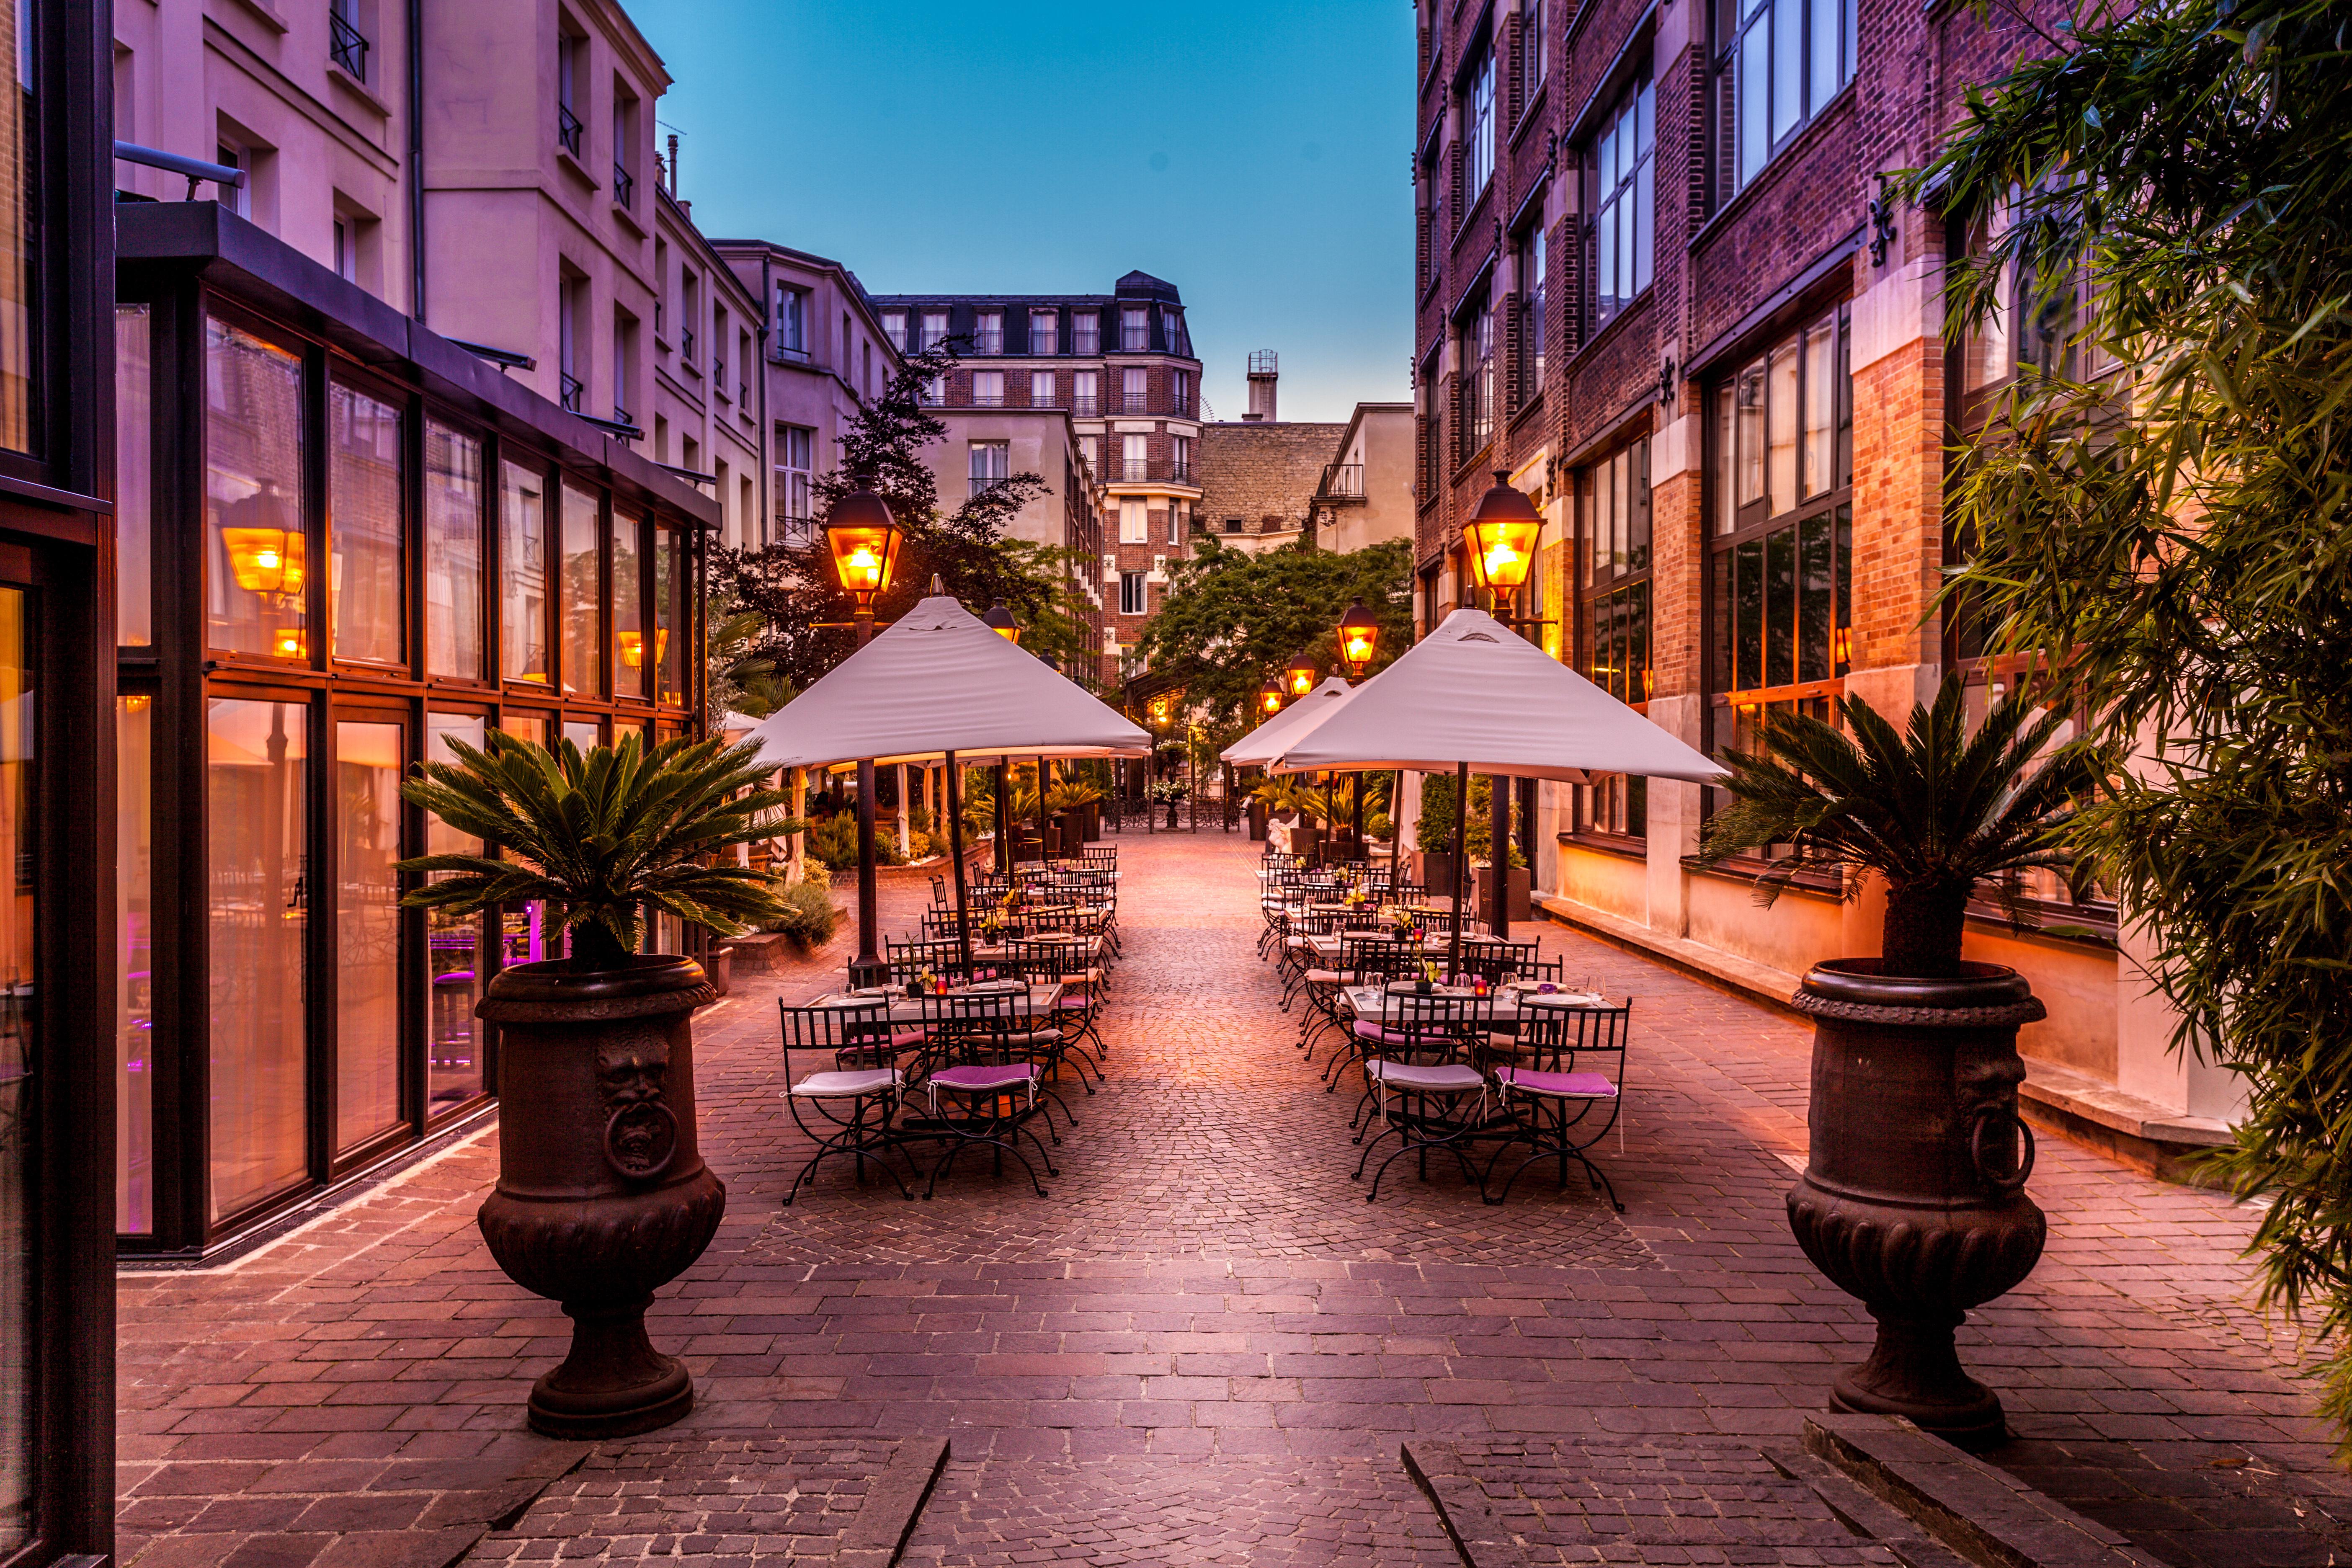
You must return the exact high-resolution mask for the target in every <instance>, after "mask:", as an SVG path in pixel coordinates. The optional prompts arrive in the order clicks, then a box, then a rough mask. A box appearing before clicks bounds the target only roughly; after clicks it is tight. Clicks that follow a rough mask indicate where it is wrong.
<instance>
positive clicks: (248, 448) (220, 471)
mask: <svg viewBox="0 0 2352 1568" xmlns="http://www.w3.org/2000/svg"><path fill="white" fill-rule="evenodd" d="M305 543H306V541H305V539H304V537H303V522H302V361H301V357H300V356H299V355H298V354H290V353H287V352H286V351H285V350H283V349H280V348H277V347H275V346H273V345H271V344H269V343H266V342H262V341H261V340H260V339H259V338H257V337H255V336H254V335H253V334H252V333H250V332H247V331H240V330H239V329H237V328H236V327H232V326H230V325H228V324H227V323H226V322H225V321H215V320H211V319H207V320H206V321H205V640H206V642H207V644H208V645H209V646H211V647H216V648H225V649H226V650H228V651H229V652H231V653H250V654H261V655H265V656H268V657H272V658H293V659H299V658H305V657H307V656H308V654H309V653H310V647H309V644H308V642H307V640H306V633H307V624H306V622H307V617H306V614H305V609H304V601H303V584H304V581H305V574H306V556H307V552H306V550H305Z"/></svg>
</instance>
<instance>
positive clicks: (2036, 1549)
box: [1805, 1415, 2165, 1568]
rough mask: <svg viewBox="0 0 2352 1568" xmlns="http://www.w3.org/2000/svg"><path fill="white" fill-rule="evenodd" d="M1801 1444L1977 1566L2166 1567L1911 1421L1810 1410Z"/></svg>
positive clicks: (2104, 1528)
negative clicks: (1816, 1413) (1928, 1433)
mask: <svg viewBox="0 0 2352 1568" xmlns="http://www.w3.org/2000/svg"><path fill="white" fill-rule="evenodd" d="M1805 1449H1806V1451H1807V1452H1808V1453H1810V1454H1811V1455H1813V1456H1814V1457H1815V1458H1819V1459H1822V1460H1823V1461H1825V1462H1826V1463H1828V1464H1829V1465H1831V1466H1833V1467H1835V1468H1837V1469H1838V1470H1839V1471H1841V1472H1843V1474H1844V1475H1846V1476H1848V1477H1851V1478H1852V1479H1853V1480H1854V1481H1855V1482H1856V1483H1858V1484H1859V1485H1860V1486H1861V1487H1862V1488H1863V1489H1864V1490H1866V1491H1868V1492H1869V1493H1870V1494H1871V1495H1872V1496H1873V1497H1875V1498H1876V1499H1878V1500H1880V1501H1882V1502H1884V1503H1885V1504H1887V1505H1888V1506H1890V1507H1892V1508H1893V1509H1895V1510H1897V1511H1899V1512H1901V1513H1903V1514H1905V1515H1906V1516H1907V1517H1908V1518H1910V1519H1911V1520H1913V1521H1916V1523H1917V1524H1918V1525H1919V1526H1920V1527H1921V1528H1923V1529H1925V1530H1926V1531H1927V1533H1928V1534H1929V1535H1932V1536H1934V1537H1935V1538H1936V1539H1937V1541H1939V1542H1942V1543H1943V1544H1944V1545H1945V1546H1947V1547H1948V1548H1950V1549H1951V1550H1952V1551H1954V1552H1958V1554H1959V1555H1960V1557H1961V1558H1962V1559H1964V1560H1965V1561H1967V1562H1969V1563H1976V1564H1979V1568H2165V1565H2164V1564H2163V1563H2160V1562H2159V1561H2158V1559H2156V1558H2154V1557H2151V1556H2149V1555H2148V1554H2147V1553H2146V1552H2141V1551H2139V1550H2137V1549H2136V1548H2135V1547H2134V1546H2133V1545H2132V1544H2131V1542H2129V1541H2127V1540H2126V1539H2125V1538H2124V1537H2123V1536H2120V1535H2118V1534H2116V1532H2115V1531H2112V1530H2109V1529H2107V1528H2106V1527H2105V1525H2101V1524H2098V1523H2095V1522H2094V1521H2091V1520H2088V1519H2085V1518H2084V1517H2083V1516H2082V1515H2081V1514H2079V1513H2076V1512H2075V1511H2074V1510H2072V1509H2070V1508H2067V1507H2065V1506H2064V1505H2063V1504H2062V1503H2059V1502H2057V1501H2055V1500H2053V1499H2051V1498H2048V1497H2045V1496H2043V1495H2042V1493H2040V1492H2038V1491H2035V1490H2034V1489H2032V1488H2031V1487H2029V1486H2026V1485H2025V1484H2024V1483H2023V1482H2021V1481H2019V1480H2017V1479H2015V1478H2013V1477H2011V1476H2009V1475H2007V1474H2005V1473H2003V1472H2002V1471H2000V1470H1998V1469H1995V1468H1993V1467H1992V1466H1990V1465H1988V1464H1985V1463H1983V1462H1982V1461H1980V1460H1978V1459H1973V1458H1969V1456H1968V1455H1966V1454H1964V1453H1962V1452H1960V1450H1959V1449H1958V1448H1955V1447H1952V1446H1951V1445H1950V1444H1948V1443H1945V1442H1943V1441H1941V1440H1939V1439H1937V1438H1935V1437H1930V1436H1927V1434H1926V1433H1925V1432H1922V1431H1920V1430H1919V1429H1918V1428H1917V1427H1916V1426H1912V1425H1911V1423H1909V1422H1908V1421H1902V1420H1896V1419H1893V1418H1890V1417H1887V1416H1883V1415H1809V1416H1807V1417H1806V1418H1805Z"/></svg>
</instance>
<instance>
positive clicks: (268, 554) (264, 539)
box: [221, 528, 302, 595]
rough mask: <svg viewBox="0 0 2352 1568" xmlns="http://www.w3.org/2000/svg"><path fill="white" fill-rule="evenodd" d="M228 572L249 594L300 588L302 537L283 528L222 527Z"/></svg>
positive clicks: (288, 592)
mask: <svg viewBox="0 0 2352 1568" xmlns="http://www.w3.org/2000/svg"><path fill="white" fill-rule="evenodd" d="M221 544H222V547H223V548H225V549H226V551H227V552H228V569H229V574H230V575H231V576H232V577H234V578H236V585H237V586H238V587H240V588H242V589H244V590H245V591H246V592H247V593H248V594H282V595H295V594H299V593H300V592H301V591H302V536H301V535H300V534H299V533H295V532H290V531H288V530H286V529H282V528H224V529H222V530H221Z"/></svg>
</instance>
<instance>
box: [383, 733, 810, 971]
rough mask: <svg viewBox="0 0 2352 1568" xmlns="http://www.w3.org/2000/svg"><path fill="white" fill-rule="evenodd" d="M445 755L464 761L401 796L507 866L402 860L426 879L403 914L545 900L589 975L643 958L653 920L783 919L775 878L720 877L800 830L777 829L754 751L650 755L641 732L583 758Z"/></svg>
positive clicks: (451, 858) (508, 750) (454, 749)
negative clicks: (763, 843)
mask: <svg viewBox="0 0 2352 1568" xmlns="http://www.w3.org/2000/svg"><path fill="white" fill-rule="evenodd" d="M447 744H448V747H449V751H450V752H451V754H452V755H454V756H455V757H456V758H457V761H456V762H454V763H423V764H421V765H420V766H419V768H418V770H417V773H418V776H416V777H415V778H412V779H410V780H409V781H408V782H407V783H406V784H404V785H402V786H401V795H402V796H403V798H404V799H405V800H407V802H408V803H409V804H410V805H416V806H421V807H423V808H424V809H425V810H426V811H429V812H431V813H433V814H434V815H435V816H438V817H439V818H440V819H441V820H442V821H443V822H446V823H447V824H448V825H449V826H451V827H453V828H455V829H457V831H458V832H460V833H463V834H465V835H467V837H474V838H481V839H485V840H488V842H489V843H490V844H491V845H493V846H495V847H497V848H498V849H499V850H500V851H502V853H503V858H499V859H492V858H488V857H487V856H483V855H422V856H418V857H416V858H414V859H408V860H403V861H401V862H400V863H399V865H398V867H397V869H398V870H400V871H403V872H405V873H409V874H412V875H419V876H423V877H425V878H426V879H427V880H426V881H425V882H424V883H423V884H422V885H420V886H418V887H416V888H415V889H412V890H411V891H410V892H409V893H408V894H407V895H406V896H405V897H404V898H403V899H402V900H401V902H402V904H404V906H407V907H409V908H413V909H414V908H423V909H439V910H449V911H450V912H451V913H453V914H471V913H474V912H475V911H477V910H484V909H490V908H494V907H496V906H498V905H501V904H526V903H536V902H540V901H542V900H543V901H544V902H545V903H546V904H547V905H548V906H549V911H550V913H551V915H552V917H553V919H554V921H555V929H556V930H557V931H559V932H560V931H572V932H574V933H575V941H574V948H575V952H574V956H575V957H576V958H577V959H578V960H579V962H580V963H582V964H583V965H584V966H586V967H588V968H591V969H602V968H610V967H612V966H613V965H614V963H617V962H618V961H619V959H620V958H621V956H622V955H623V954H625V953H628V952H635V951H636V947H637V942H638V939H639V937H640V936H641V934H642V933H643V929H644V921H643V914H644V910H646V907H648V906H650V907H652V908H654V909H656V910H662V911H663V912H665V913H667V914H672V915H675V916H677V918H678V919H679V920H682V921H690V922H692V923H694V924H697V925H700V926H705V927H707V928H709V930H710V931H714V932H716V933H717V934H718V935H720V936H733V935H734V934H736V933H737V932H738V931H741V930H742V929H743V927H744V926H746V925H751V924H757V923H758V922H760V921H767V920H772V919H774V918H776V916H777V915H778V914H779V913H781V912H782V911H781V909H780V907H779V906H778V904H777V902H776V898H775V894H774V892H773V891H772V880H771V878H770V875H769V873H767V872H764V871H756V870H753V869H751V868H749V867H744V866H732V865H721V864H712V863H710V862H711V860H712V858H713V857H714V856H716V855H717V853H718V852H719V850H721V849H726V848H730V847H733V846H735V845H738V844H749V843H751V842H752V841H753V840H755V839H760V838H770V837H775V836H777V835H779V834H783V833H790V832H793V831H794V830H795V829H796V828H797V827H798V826H799V825H798V824H797V823H792V822H784V821H781V820H779V811H780V808H781V807H782V805H784V796H783V795H782V793H780V792H778V791H775V790H771V789H763V788H761V787H759V785H760V781H761V779H762V778H764V777H765V776H766V775H767V774H768V773H770V772H771V771H772V770H770V769H767V768H764V767H762V766H761V765H760V763H759V749H758V748H757V747H756V746H753V745H751V743H749V742H746V743H744V744H742V745H740V746H735V747H731V748H730V747H729V746H727V745H726V743H725V742H721V741H718V740H708V741H693V740H685V739H679V740H675V741H665V742H662V743H661V744H660V745H657V746H656V747H654V748H653V750H651V751H650V752H648V751H646V749H645V746H644V743H643V742H642V740H641V739H640V738H639V736H638V734H637V732H636V731H634V730H632V731H627V732H625V734H623V736H622V737H621V743H620V744H619V745H618V746H598V747H596V748H594V749H593V750H592V751H589V752H585V753H583V752H582V751H581V750H580V748H579V747H578V746H576V745H574V744H572V742H570V741H559V742H556V747H555V749H554V750H553V751H549V750H547V749H546V748H545V747H542V746H537V745H533V744H532V743H531V742H529V741H524V740H519V739H517V738H516V737H514V736H512V735H506V734H501V733H499V732H498V731H491V733H490V736H489V744H488V748H487V749H486V750H481V751H477V750H476V749H475V748H473V747H472V746H469V745H467V744H466V742H463V741H455V740H453V741H450V742H447Z"/></svg>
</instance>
